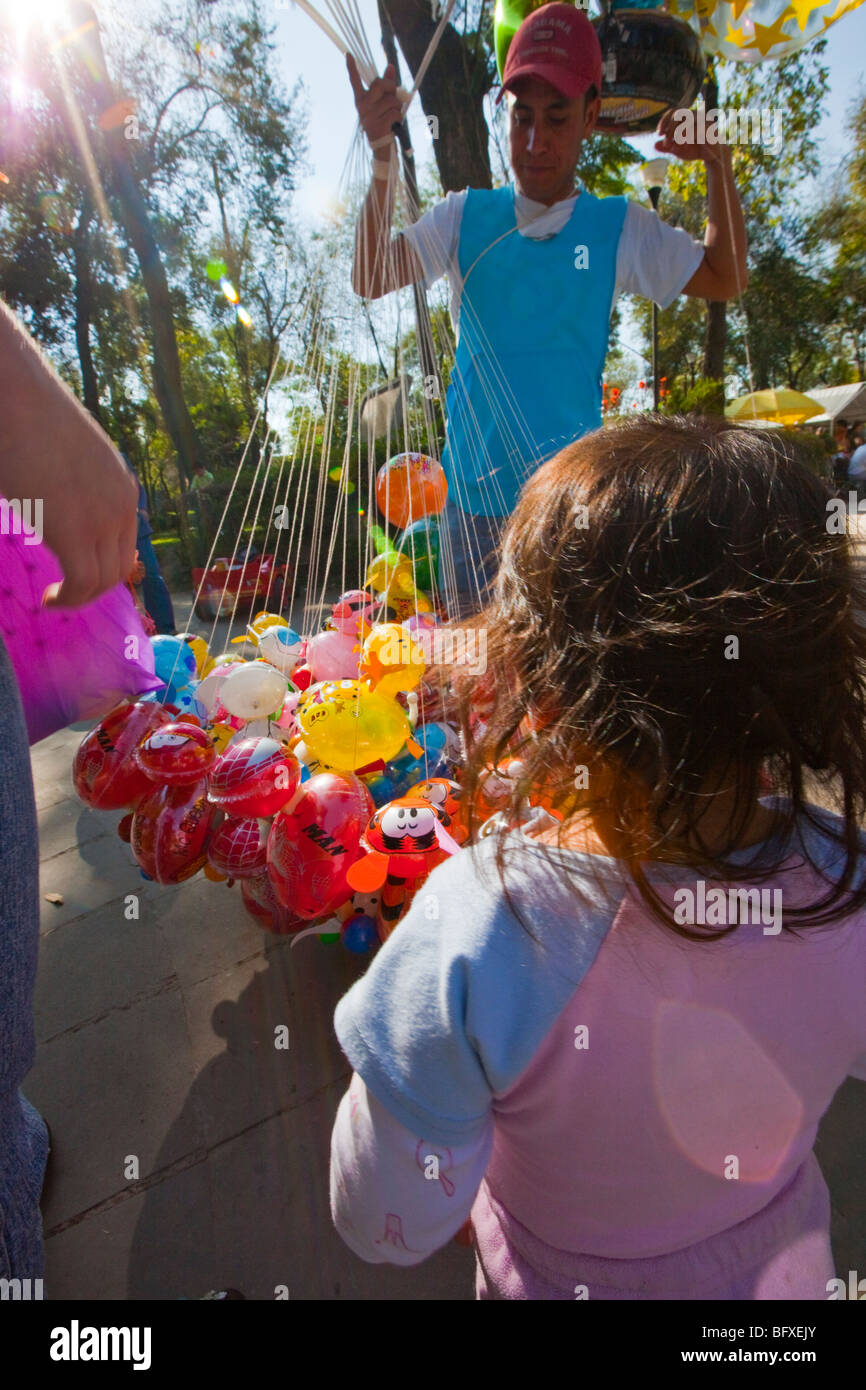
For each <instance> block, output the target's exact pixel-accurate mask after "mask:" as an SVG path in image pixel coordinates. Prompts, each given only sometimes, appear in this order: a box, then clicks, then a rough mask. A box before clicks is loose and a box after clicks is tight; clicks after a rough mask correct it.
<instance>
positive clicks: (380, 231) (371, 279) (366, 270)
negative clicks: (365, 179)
mask: <svg viewBox="0 0 866 1390" xmlns="http://www.w3.org/2000/svg"><path fill="white" fill-rule="evenodd" d="M346 67H347V68H348V71H349V80H350V81H351V83H352V91H353V93H354V96H355V106H356V108H357V111H358V117H359V120H360V122H361V126H362V128H363V130H364V133H365V135H366V136H367V139H368V140H369V142H370V145H371V146H372V148H373V178H372V180H371V183H370V189H369V192H368V193H367V197H366V198H365V200H364V205H363V207H362V208H361V215H360V217H359V218H358V226H357V228H356V231H355V259H354V264H353V266H352V289H353V290H354V291H355V293H356V294H360V295H362V296H363V298H364V299H381V297H382V295H385V294H390V292H391V291H392V290H399V289H402V288H403V287H404V285H411V284H414V282H415V281H416V280H422V279H423V278H424V271H423V268H422V266H421V262H420V260H419V259H418V257H417V256H416V254H415V252H414V251H413V249H412V247H411V246H410V245H409V243H408V242H407V241H406V239H405V237H402V236H397V237H394V238H393V239H392V237H391V226H392V223H393V220H394V189H395V186H396V178H397V146H396V141H395V136H394V132H393V129H392V127H393V125H394V123H395V122H396V121H399V120H400V118H401V108H400V101H399V98H398V96H397V83H396V80H395V78H396V74H395V72H394V69H393V67H392V66H391V65H390V64H389V65H388V67H387V68H386V69H385V74H384V76H383V77H377V78H376V79H375V81H373V82H372V83H371V84H370V86H369V88H365V87H364V83H363V81H362V80H361V75H360V73H359V72H358V68H357V65H356V63H355V60H354V58H353V57H352V56H351V54H349V55H348V56H347V58H346Z"/></svg>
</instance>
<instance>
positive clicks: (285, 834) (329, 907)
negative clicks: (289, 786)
mask: <svg viewBox="0 0 866 1390" xmlns="http://www.w3.org/2000/svg"><path fill="white" fill-rule="evenodd" d="M375 809H376V808H375V806H374V805H373V798H372V797H371V796H370V793H369V792H368V790H367V788H366V787H365V786H364V783H363V782H361V781H360V779H359V778H357V777H353V776H351V775H348V774H347V775H346V776H337V774H336V773H332V772H320V773H318V774H317V775H316V776H315V777H311V778H310V780H309V781H308V782H305V783H304V789H303V795H302V796H301V797H300V799H299V800H298V801H297V803H296V804H295V806H294V807H293V809H292V810H291V811H281V812H280V813H279V814H278V815H277V816H275V817H274V823H273V825H272V826H271V833H270V835H269V837H268V872H269V873H270V876H271V881H272V882H273V885H274V888H275V889H276V893H277V897H278V898H279V900H280V902H281V903H283V905H284V906H285V907H288V908H290V909H291V910H292V911H293V912H296V913H297V914H298V916H299V917H305V918H307V919H308V920H312V919H314V918H316V917H326V916H328V915H329V914H330V913H332V912H333V911H334V910H335V908H338V907H339V906H340V905H341V903H344V902H347V901H348V899H349V898H350V897H351V896H352V890H351V888H350V887H349V885H348V884H347V882H346V874H347V872H348V870H349V866H350V865H351V864H353V863H354V862H355V860H356V859H357V858H358V855H359V853H360V839H361V835H362V833H363V831H364V827H365V826H366V824H367V822H368V820H369V819H370V817H371V816H372V815H373V812H374V811H375Z"/></svg>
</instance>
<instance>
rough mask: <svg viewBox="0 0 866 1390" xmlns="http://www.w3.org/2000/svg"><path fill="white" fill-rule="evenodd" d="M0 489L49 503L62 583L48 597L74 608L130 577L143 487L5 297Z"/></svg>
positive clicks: (48, 528) (0, 313) (45, 522)
mask: <svg viewBox="0 0 866 1390" xmlns="http://www.w3.org/2000/svg"><path fill="white" fill-rule="evenodd" d="M0 401H2V402H3V409H2V411H0V492H2V493H3V496H4V497H6V498H7V499H8V500H10V501H11V500H13V499H15V500H18V501H24V500H25V499H30V500H31V501H32V502H41V504H42V535H43V539H44V540H45V543H46V544H47V545H48V546H49V548H50V549H51V550H53V551H54V554H55V555H56V556H57V558H58V560H59V561H60V564H61V567H62V569H63V581H62V583H60V584H59V585H56V586H55V585H52V586H51V589H50V590H49V592H48V594H47V596H46V602H48V603H50V604H56V605H57V606H60V607H65V608H76V607H79V606H80V605H82V604H85V603H89V602H90V601H91V600H92V599H95V598H98V597H99V595H100V594H102V593H104V592H105V591H106V590H107V589H111V588H113V587H114V586H115V584H120V583H124V582H125V581H126V579H127V576H128V575H129V572H130V570H131V569H132V566H133V563H134V561H135V543H136V531H137V526H138V488H137V486H136V484H135V482H134V481H133V479H132V476H131V474H130V472H129V470H128V469H127V467H126V465H125V464H124V462H123V459H122V458H121V457H120V455H119V454H118V452H117V450H116V449H115V448H114V445H113V444H112V443H111V440H110V439H109V438H108V436H107V435H106V434H105V433H104V432H103V430H101V429H100V428H99V426H98V425H97V424H96V422H95V421H94V420H93V419H92V418H91V416H90V415H88V414H87V411H86V410H84V408H83V407H82V406H81V405H80V404H79V402H78V401H77V400H76V398H75V396H74V395H73V394H72V392H71V391H70V390H69V388H68V386H66V385H65V384H64V383H63V382H62V381H61V380H60V377H59V376H58V375H57V373H56V372H55V371H54V369H53V367H51V366H50V365H49V363H48V362H47V360H46V359H45V358H44V357H43V355H42V353H41V352H40V351H39V348H38V347H37V345H36V344H35V343H34V342H33V340H32V339H31V338H30V337H28V335H27V334H26V333H25V332H24V330H23V329H22V327H21V326H20V324H19V323H18V321H17V319H16V317H15V315H14V314H13V313H12V312H11V311H10V310H9V309H8V308H7V307H6V305H5V304H3V303H2V302H0Z"/></svg>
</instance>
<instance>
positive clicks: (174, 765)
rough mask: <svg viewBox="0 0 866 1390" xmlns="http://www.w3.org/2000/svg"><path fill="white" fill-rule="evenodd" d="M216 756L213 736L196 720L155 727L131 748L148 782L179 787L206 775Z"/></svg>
mask: <svg viewBox="0 0 866 1390" xmlns="http://www.w3.org/2000/svg"><path fill="white" fill-rule="evenodd" d="M216 758H217V751H216V749H215V748H214V745H213V740H212V739H211V736H210V734H206V733H205V731H204V729H202V728H201V726H200V725H199V723H198V721H197V720H196V722H195V724H187V723H185V722H184V721H183V720H179V721H178V722H177V723H175V724H166V725H164V726H163V727H162V728H160V729H155V730H154V732H153V733H151V734H148V735H147V737H146V738H145V739H143V740H142V742H141V743H140V744H139V745H138V747H137V749H136V750H135V761H136V762H137V763H138V766H139V767H140V768H141V769H142V771H143V772H145V773H146V774H147V776H148V777H149V778H150V780H151V781H152V782H159V783H161V784H164V785H169V784H171V785H174V786H179V787H183V786H189V784H190V783H191V782H198V781H200V780H201V778H202V777H206V776H207V774H208V772H209V771H210V769H211V768H212V767H213V765H214V763H215V762H216Z"/></svg>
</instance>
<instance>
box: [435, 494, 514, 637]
mask: <svg viewBox="0 0 866 1390" xmlns="http://www.w3.org/2000/svg"><path fill="white" fill-rule="evenodd" d="M507 524H508V517H507V516H475V515H473V514H472V513H471V512H464V511H461V509H460V508H459V507H458V506H457V505H456V504H455V503H454V502H452V501H451V500H450V498H449V500H448V501H447V502H446V503H445V509H444V511H443V512H442V515H441V519H440V524H439V534H440V544H439V591H440V593H441V594H442V597H443V598H444V600H445V606H446V608H447V610H448V617H449V619H450V620H451V621H452V622H454V621H456V620H458V619H460V618H468V617H470V616H471V614H473V613H477V612H478V611H479V609H481V608H483V607H484V605H485V603H486V602H488V601H489V598H490V585H491V583H492V582H493V580H494V579H495V577H496V574H497V572H498V570H499V541H500V535H501V532H502V531H504V529H505V527H506V526H507Z"/></svg>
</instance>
